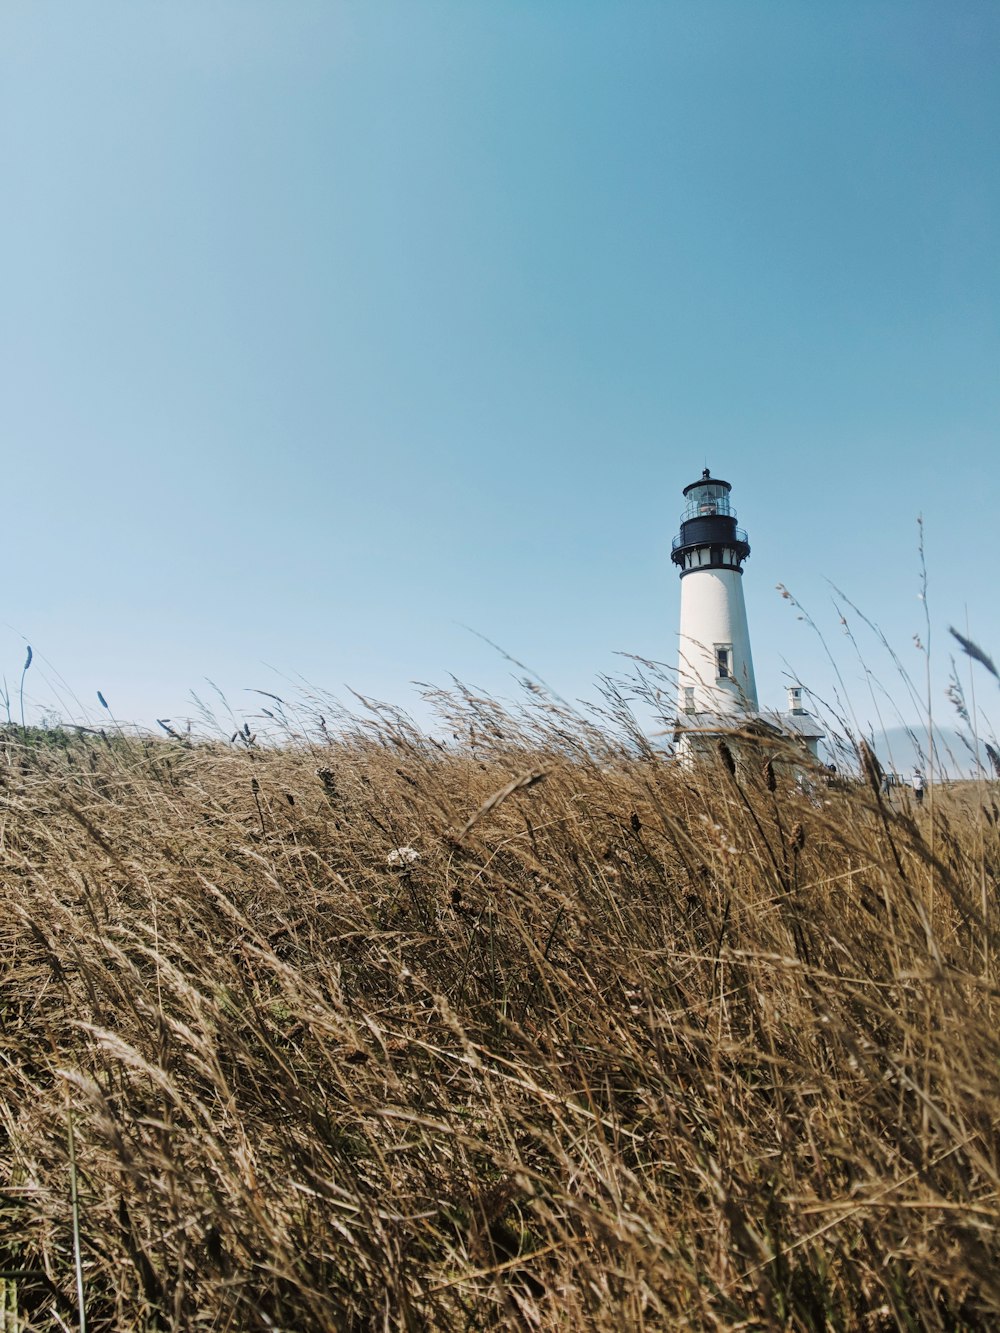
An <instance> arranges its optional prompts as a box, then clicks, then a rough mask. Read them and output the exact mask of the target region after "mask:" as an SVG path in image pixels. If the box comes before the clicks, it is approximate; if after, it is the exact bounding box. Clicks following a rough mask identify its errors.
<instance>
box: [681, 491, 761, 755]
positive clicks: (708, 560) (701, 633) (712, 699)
mask: <svg viewBox="0 0 1000 1333" xmlns="http://www.w3.org/2000/svg"><path fill="white" fill-rule="evenodd" d="M731 490H732V487H731V486H730V484H729V482H728V481H720V480H719V478H718V477H713V476H712V475H711V473H710V472H709V470H708V468H706V469H705V471H704V472H703V473H702V475H701V477H700V479H699V480H698V481H693V482H692V483H691V485H690V486H685V487H684V499H685V501H686V505H685V509H684V512H683V514H682V515H681V530H680V534H679V535H678V536H677V537H675V538H674V541H673V549H672V551H671V557H670V558H671V559H672V560H673V562H674V563H675V564H676V565H679V566H680V577H681V630H680V666H679V670H678V685H679V690H680V693H679V698H678V713H679V717H678V733H679V738H680V739H681V741H682V743H683V742H684V741H685V740H687V742H688V743H687V745H686V746H685V747H684V748H691V742H693V741H694V737H695V735H696V734H698V733H702V734H703V735H706V734H707V735H711V734H714V733H717V732H718V731H719V730H721V729H731V728H733V727H738V726H739V725H740V715H743V716H744V717H745V716H746V715H747V714H756V712H757V683H756V681H755V680H754V674H753V658H752V657H751V655H750V630H749V628H748V626H747V610H746V604H745V603H744V601H743V562H744V561H745V560H746V558H747V556H748V555H749V554H750V543H749V542H748V541H747V535H746V533H745V532H744V531H743V530H742V528H738V527H737V526H736V512H735V510H734V509H733V508H732V506H731V505H730V502H729V493H730V491H731ZM706 738H707V736H706Z"/></svg>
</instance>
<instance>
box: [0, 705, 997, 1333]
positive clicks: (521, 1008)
mask: <svg viewBox="0 0 1000 1333" xmlns="http://www.w3.org/2000/svg"><path fill="white" fill-rule="evenodd" d="M268 702H269V712H270V713H271V714H272V715H273V716H272V718H271V721H272V722H274V723H275V724H276V725H277V724H285V725H287V727H288V728H289V735H288V737H287V738H286V739H285V740H284V741H283V742H281V741H274V740H272V742H271V743H268V744H266V745H265V744H263V743H258V742H257V741H256V740H255V738H254V737H253V736H252V735H251V733H250V732H249V729H247V730H245V731H243V730H241V731H240V732H239V733H238V734H237V736H236V738H235V739H234V740H233V741H232V742H226V741H222V740H219V741H194V740H191V739H188V738H185V737H183V736H166V737H164V738H162V739H159V740H156V739H152V738H148V737H147V738H143V737H130V736H126V735H123V734H120V733H115V732H109V733H108V734H106V735H99V734H78V735H77V734H71V733H70V732H67V731H65V730H58V729H57V730H54V731H50V732H47V733H46V732H40V731H32V730H31V729H30V728H16V727H15V728H11V729H8V731H7V732H6V733H5V735H4V738H3V740H2V743H0V865H2V883H3V910H2V914H0V933H2V942H0V977H2V991H0V1054H2V1070H3V1074H2V1077H3V1095H2V1113H3V1120H2V1127H0V1135H2V1138H0V1142H2V1152H0V1163H2V1172H3V1181H2V1184H3V1196H2V1208H0V1243H2V1254H0V1268H2V1270H3V1284H4V1285H3V1300H2V1304H3V1312H2V1314H0V1327H3V1328H5V1329H14V1328H17V1329H22V1330H27V1329H50V1328H56V1327H60V1328H73V1327H77V1326H79V1325H80V1323H81V1322H85V1323H86V1326H87V1327H88V1328H89V1329H90V1330H92V1331H93V1330H101V1329H116V1330H138V1329H172V1330H187V1329H198V1328H205V1329H213V1330H235V1329H254V1330H256V1329H260V1330H275V1329H284V1330H311V1329H331V1330H333V1329H336V1330H375V1329H387V1330H389V1329H405V1330H418V1329H421V1330H422V1329H443V1330H466V1329H485V1328H496V1327H510V1328H527V1329H535V1328H537V1329H545V1330H549V1329H567V1330H569V1329H608V1330H612V1329H613V1330H621V1329H629V1330H633V1329H635V1330H641V1329H674V1328H682V1327H687V1328H695V1329H738V1328H742V1329H764V1328H790V1329H810V1330H819V1329H869V1330H890V1329H897V1328H898V1329H909V1330H912V1329H923V1328H930V1329H959V1328H969V1329H980V1328H981V1329H987V1328H995V1327H997V1326H998V1322H1000V1262H998V1259H1000V1253H998V1249H1000V1247H998V1241H997V1223H998V1221H1000V1174H998V1173H1000V1161H998V1153H1000V1138H998V1122H1000V1098H998V1073H1000V1065H998V1059H1000V1039H998V1017H1000V992H998V978H997V958H998V955H1000V940H998V938H997V923H998V920H1000V917H998V911H997V902H996V891H997V875H998V866H1000V834H998V813H1000V812H998V807H997V804H996V801H995V797H994V793H995V790H996V789H995V787H991V786H990V785H989V784H983V785H982V786H981V787H979V788H970V789H969V792H970V794H969V795H968V796H967V797H966V799H964V800H963V801H961V802H958V801H954V800H953V801H951V802H950V803H949V800H948V798H947V796H946V794H945V793H943V792H942V791H940V790H939V791H938V793H937V794H936V800H935V801H934V802H933V804H932V805H931V804H929V805H925V807H924V808H923V809H922V810H919V811H917V810H916V809H913V808H911V807H910V806H909V804H908V802H907V798H906V797H900V796H899V795H894V796H893V797H892V799H891V801H890V800H889V798H887V797H884V796H883V794H882V792H881V791H880V789H879V785H878V783H877V782H871V783H867V782H865V781H864V779H863V777H862V778H859V779H858V780H852V781H843V782H840V783H838V784H836V785H826V784H825V783H824V782H823V780H822V776H821V775H814V778H813V781H812V783H811V784H807V785H805V786H804V787H803V785H802V784H800V783H799V782H797V781H796V780H795V773H794V771H793V769H792V768H791V767H789V765H788V763H787V762H782V760H783V759H785V760H787V756H781V755H779V754H775V753H773V752H771V751H768V750H766V749H763V748H761V746H762V745H763V742H759V743H756V745H755V746H754V747H751V746H750V745H748V744H743V745H740V744H735V745H734V746H733V747H731V749H730V753H729V755H728V756H727V755H726V754H723V753H720V755H719V756H718V758H717V759H716V760H713V761H711V762H708V763H703V764H700V765H697V766H695V767H692V768H690V769H684V768H682V767H679V766H678V765H677V764H675V763H671V762H669V761H668V760H666V759H665V758H664V756H663V755H662V754H661V753H659V752H657V751H656V750H654V749H653V748H651V747H650V746H649V745H648V744H647V743H646V742H644V741H643V739H642V737H641V736H640V734H639V732H638V729H637V728H635V727H633V726H630V725H629V724H628V722H627V719H626V713H625V706H624V704H623V703H622V701H621V700H620V699H617V698H614V697H613V698H612V699H611V702H610V703H609V706H608V711H607V715H606V716H605V717H604V718H603V719H599V721H598V723H591V722H588V721H584V720H581V719H580V718H579V717H577V716H574V715H572V714H570V713H569V712H567V711H566V710H563V709H560V708H558V707H556V706H553V705H551V704H550V703H549V702H547V701H546V700H544V699H539V700H538V701H537V703H536V704H535V705H534V706H532V707H530V708H527V709H525V710H523V711H519V712H517V713H516V715H514V713H512V711H510V710H505V709H504V708H501V707H500V705H498V704H496V703H494V702H492V701H488V700H482V699H478V698H476V697H475V696H474V695H472V694H471V693H469V692H467V691H462V690H458V691H456V692H455V694H454V695H453V696H450V697H445V696H441V697H439V698H438V700H437V703H438V705H439V707H440V709H441V711H442V713H443V715H445V716H446V717H447V720H448V727H447V730H446V731H442V732H441V733H440V735H447V737H448V739H447V741H444V740H442V739H441V738H440V736H428V735H424V734H421V733H420V732H419V731H418V730H417V729H416V728H414V727H413V726H411V725H410V724H409V723H408V722H407V721H406V720H405V719H404V718H402V717H401V716H399V715H398V714H396V713H394V712H392V711H391V710H387V709H379V708H374V709H373V710H372V711H371V712H369V714H367V716H368V721H367V723H361V722H356V723H348V722H346V721H345V720H344V719H339V720H338V721H337V724H336V725H334V724H333V722H332V721H328V720H327V716H328V715H325V714H324V716H323V717H320V715H319V712H318V711H316V709H315V708H314V709H313V711H312V712H311V713H310V714H309V715H307V716H300V717H297V718H292V716H291V713H290V712H289V710H288V709H287V707H286V706H283V705H282V704H281V703H279V702H278V701H275V700H271V701H268ZM292 733H294V734H292ZM734 756H735V758H736V762H733V759H734ZM727 758H728V760H729V762H727ZM406 849H412V851H413V852H415V853H417V854H418V855H417V858H414V857H412V856H411V855H410V852H409V851H407V850H406ZM75 1218H76V1225H75V1224H74V1219H75Z"/></svg>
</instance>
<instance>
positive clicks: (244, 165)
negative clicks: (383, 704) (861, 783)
mask: <svg viewBox="0 0 1000 1333" xmlns="http://www.w3.org/2000/svg"><path fill="white" fill-rule="evenodd" d="M998 58H1000V5H997V4H996V3H995V0H981V2H979V3H969V2H968V0H949V2H948V3H947V4H942V3H940V0H933V2H932V3H925V2H923V0H842V2H838V3H833V2H830V3H823V4H821V3H815V4H812V3H803V2H802V0H755V2H754V3H748V2H747V0H734V2H733V3H725V2H724V0H683V2H681V0H655V2H651V3H642V2H640V0H613V2H612V0H606V2H603V3H597V2H596V0H354V2H352V3H338V2H337V0H322V2H321V3H313V2H312V0H233V2H232V3H224V2H222V0H169V3H168V2H166V0H155V2H153V0H121V2H120V3H107V2H105V0H88V3H87V4H85V5H83V4H81V5H65V4H60V3H55V0H30V2H29V0H5V3H4V4H3V5H2V7H0V169H2V180H3V186H4V189H3V199H4V203H3V208H2V209H0V255H2V264H3V282H2V288H0V424H2V430H3V442H4V470H3V482H4V491H3V496H4V503H3V507H2V514H3V524H2V540H3V552H4V566H5V570H6V578H5V580H4V593H3V605H2V608H0V626H2V628H0V667H2V671H3V672H4V673H5V674H6V677H7V680H8V683H9V684H11V685H12V686H14V687H15V689H16V684H17V680H18V678H19V675H20V669H21V666H22V663H23V660H24V651H25V644H26V643H27V642H30V643H31V645H32V646H33V648H34V650H35V653H36V658H35V662H34V664H33V666H32V670H31V672H30V673H29V677H28V680H27V683H26V688H27V690H28V694H29V697H30V699H31V700H32V701H33V702H34V703H37V704H49V705H50V706H53V707H56V708H57V709H58V708H61V710H62V711H63V712H64V713H70V714H72V715H74V716H78V715H79V714H80V710H81V709H82V708H84V707H85V708H87V709H90V710H94V711H95V712H96V713H99V712H100V710H99V708H97V705H96V691H97V690H101V691H102V692H103V694H104V695H105V697H106V698H107V699H108V701H109V703H110V704H111V706H112V708H113V709H114V711H115V713H116V714H117V715H119V716H120V717H123V718H131V719H135V720H138V721H141V722H151V721H152V720H153V719H154V718H155V717H158V716H159V717H164V716H171V717H174V718H177V717H180V716H184V715H185V714H188V713H190V711H191V706H190V703H189V693H190V691H191V690H195V691H197V692H199V693H204V692H206V689H207V687H206V686H205V684H204V682H205V680H206V678H209V679H211V680H213V681H215V682H216V683H217V684H218V685H219V686H220V688H221V689H223V690H224V691H225V693H226V694H227V695H228V696H229V697H230V699H231V700H232V701H233V703H234V706H235V707H236V708H237V709H243V708H247V709H253V708H254V707H255V704H254V702H253V700H254V696H252V695H248V694H245V693H243V691H244V690H245V689H247V688H248V687H253V686H257V687H262V688H265V689H279V685H280V683H281V681H282V674H284V675H287V676H292V677H295V676H298V675H301V676H303V677H305V678H306V679H308V680H309V681H310V682H312V684H314V685H315V686H317V687H319V688H324V689H329V690H331V691H333V692H334V693H343V692H344V688H345V686H348V685H349V686H352V687H353V688H355V689H357V690H359V691H361V692H362V693H366V694H370V695H375V696H379V697H382V698H388V699H390V700H394V701H397V702H401V703H403V704H404V705H409V706H412V707H414V708H416V709H417V711H418V712H419V708H420V706H419V701H418V699H417V696H416V694H415V693H414V691H413V687H412V686H411V685H410V683H409V682H411V681H413V680H421V681H430V682H436V683H446V682H447V680H448V677H449V674H450V673H454V674H455V675H456V676H458V677H461V678H463V679H465V680H467V681H469V682H472V683H474V684H476V685H479V686H482V687H484V688H488V689H492V690H494V691H499V692H501V693H505V692H508V690H509V688H510V676H511V667H510V665H509V664H508V663H507V662H505V661H504V660H503V659H502V658H501V657H499V656H498V655H497V654H496V653H495V652H494V651H493V650H492V649H491V648H490V647H488V646H487V645H486V644H485V643H484V642H483V641H482V640H481V639H480V638H477V637H476V635H475V634H474V633H472V632H470V631H472V630H474V631H477V632H478V633H479V634H481V635H485V636H487V637H488V638H489V639H491V640H494V641H495V642H497V643H498V644H500V645H502V646H503V647H504V648H505V649H506V650H507V651H508V652H509V653H510V654H512V655H513V656H515V657H517V658H519V659H521V660H522V661H524V662H525V663H527V664H528V665H530V666H531V667H532V668H533V669H534V670H535V671H536V672H537V673H538V674H539V675H540V676H541V677H543V678H544V679H545V680H547V681H548V682H550V683H551V685H552V686H553V687H555V688H556V689H557V690H558V691H559V692H560V693H562V694H564V695H566V696H567V697H569V698H575V697H577V696H580V695H588V694H590V693H591V692H592V683H593V681H594V679H595V677H596V676H597V675H598V674H599V673H601V672H606V671H615V670H617V669H618V668H619V666H620V664H621V662H622V659H620V658H618V657H616V655H615V654H616V653H617V652H633V653H637V654H641V655H644V656H648V657H652V658H657V659H661V660H666V661H672V660H673V658H674V656H675V653H676V641H677V617H678V605H679V587H678V580H677V577H676V570H675V569H674V567H673V566H672V565H671V564H670V560H669V550H670V540H671V538H672V536H673V535H674V534H675V532H676V531H677V523H678V516H679V513H680V509H681V495H680V492H681V489H682V487H683V486H684V485H685V484H686V483H687V482H689V481H691V480H693V479H694V478H695V477H696V476H697V475H698V474H699V473H700V471H701V469H702V467H703V466H705V465H706V464H708V465H710V467H711V468H712V470H713V472H715V473H716V474H717V475H721V476H723V477H725V478H727V479H728V480H730V481H731V482H732V483H733V486H734V491H733V500H734V503H735V505H736V507H737V510H738V512H739V515H740V521H741V523H742V524H743V525H744V526H746V527H747V528H748V530H749V533H750V540H751V543H752V546H753V553H752V555H751V557H750V560H749V562H748V565H747V569H746V575H745V588H746V595H747V604H748V611H749V615H750V623H751V634H752V638H753V644H754V655H755V662H756V671H757V680H758V686H759V688H760V693H761V696H762V703H765V704H771V705H779V704H781V703H782V701H783V697H784V691H783V673H784V672H785V671H786V670H787V669H788V666H789V665H790V666H791V668H793V669H794V670H795V671H796V672H797V674H799V675H800V676H801V677H802V679H803V681H804V682H805V683H806V684H808V685H812V686H814V687H815V688H816V689H818V690H819V691H820V692H823V693H828V692H829V690H830V688H831V671H830V667H829V665H828V663H827V662H826V659H825V657H824V655H823V650H822V648H821V646H820V644H819V642H818V640H817V639H816V637H815V636H814V635H813V634H812V632H811V631H810V630H809V629H808V626H807V625H806V624H804V623H803V622H800V621H798V620H797V619H796V613H795V610H794V608H793V607H792V606H791V605H790V604H789V603H788V602H787V601H784V600H782V598H781V597H780V596H779V594H778V593H777V592H776V591H775V585H776V584H777V583H778V582H782V583H784V584H786V585H787V586H788V587H789V588H790V589H791V590H792V591H793V592H794V593H795V594H796V596H797V597H798V598H799V599H800V600H801V601H802V603H803V604H804V605H805V606H806V607H807V609H808V610H809V612H810V613H811V614H812V616H813V617H814V618H815V620H816V621H817V623H819V624H820V625H821V626H822V628H823V629H824V632H825V633H827V635H828V637H829V639H830V642H831V645H832V647H833V649H834V651H835V654H836V656H837V658H838V661H839V662H840V664H841V669H842V671H843V673H844V677H845V680H846V682H847V684H848V687H849V689H850V690H851V691H852V694H853V697H854V698H855V702H856V703H857V705H858V707H859V710H860V711H861V712H864V711H865V708H866V707H867V702H868V701H867V695H866V690H865V686H864V684H863V681H862V679H861V672H860V669H859V667H858V666H857V664H856V661H855V659H854V658H853V654H852V650H851V648H850V644H849V642H848V641H847V640H846V639H845V638H844V636H843V633H842V630H841V626H840V625H839V622H838V618H837V613H836V611H835V610H834V609H833V607H832V605H831V600H830V589H829V583H828V580H832V581H833V582H835V583H836V584H838V585H839V586H840V587H841V588H842V589H843V590H844V591H845V592H846V593H847V594H848V596H850V597H851V598H852V599H853V600H854V601H856V602H857V603H858V605H859V606H860V607H861V608H862V609H863V610H864V611H865V612H866V613H867V614H868V615H869V616H871V617H872V619H874V620H876V621H878V623H879V624H880V625H881V626H882V627H883V629H884V631H885V633H886V635H887V637H888V638H889V639H890V641H891V642H892V643H893V646H894V647H895V648H896V649H897V651H898V652H899V655H900V657H901V658H902V659H903V661H904V663H905V664H906V665H907V667H908V668H910V669H911V670H912V671H913V672H914V673H915V674H916V675H917V676H920V675H921V673H922V671H923V665H922V660H921V658H920V656H919V653H918V652H917V649H916V648H915V647H914V645H913V642H912V636H913V634H914V633H920V634H921V635H923V633H924V623H923V607H922V605H921V603H920V601H919V599H918V593H919V590H920V564H919V558H918V554H917V543H918V534H917V516H918V514H923V516H924V525H925V527H924V531H925V540H926V550H927V565H928V573H929V579H930V585H929V586H930V610H931V615H932V619H933V622H934V626H935V637H934V639H933V649H934V654H935V668H934V670H935V684H934V689H935V700H936V702H935V706H936V707H941V708H942V709H943V710H944V711H946V705H944V704H943V694H942V690H943V685H944V680H945V676H946V674H947V666H948V661H947V658H948V654H949V652H950V649H949V647H948V645H947V643H946V642H945V640H946V638H947V633H946V627H947V625H948V624H949V623H954V624H956V625H958V626H959V628H964V626H965V624H966V616H968V624H969V627H970V630H971V633H972V636H973V638H976V639H977V640H978V641H979V642H980V643H982V644H983V646H984V647H985V648H986V649H987V650H988V651H990V652H992V653H994V654H997V655H1000V616H998V597H997V569H996V559H997V541H996V535H995V534H996V528H997V516H998V511H1000V493H998V492H1000V465H998V457H997V441H998V420H1000V380H998V351H1000V244H998V241H1000V237H998V218H1000V167H998V161H1000V158H998V149H997V145H998V143H1000V77H998V74H997V71H998V68H1000V62H998ZM852 623H853V621H852ZM860 628H861V627H859V629H860ZM868 643H869V640H868V639H865V640H864V641H863V646H864V645H867V644H868ZM865 652H866V655H867V656H868V657H869V660H870V661H871V664H872V665H873V667H875V668H876V670H877V671H878V672H879V674H880V676H881V677H882V678H883V679H884V680H885V682H886V684H887V686H888V687H889V688H890V690H891V691H892V692H893V693H894V694H895V695H896V696H897V698H898V699H899V701H900V704H901V710H900V711H901V712H902V713H903V714H904V715H905V716H906V717H907V718H908V719H909V718H912V717H913V716H914V710H913V708H912V707H911V706H909V705H907V704H906V703H905V701H904V700H903V699H902V695H901V693H900V691H899V690H898V689H896V687H895V685H894V682H893V679H892V669H891V667H888V668H887V667H886V665H885V658H884V654H882V655H881V656H880V650H878V649H877V647H875V648H869V647H867V646H865ZM55 673H58V674H59V676H61V678H62V679H63V681H64V682H66V683H67V684H62V685H61V684H59V682H58V680H57V679H56V674H55ZM987 684H988V682H987V681H986V680H985V678H984V680H983V683H982V685H981V692H982V697H983V699H985V700H986V702H987V704H988V705H989V706H992V703H993V700H994V699H995V697H996V696H995V694H993V695H991V694H990V691H989V690H988V689H987V688H986V686H987ZM67 685H68V687H69V688H70V689H71V690H72V691H73V692H74V694H75V695H76V697H77V698H78V699H79V701H80V703H79V704H77V703H74V702H73V701H72V700H71V699H69V698H68V696H67V694H66V690H67ZM991 688H992V686H991ZM53 691H56V693H55V694H54V693H53ZM279 692H280V691H279ZM60 698H61V699H63V700H64V702H63V703H62V704H60V702H59V701H60ZM996 711H997V710H996V709H994V710H993V712H994V716H995V714H996ZM886 720H887V722H888V721H889V720H892V719H889V718H887V719H886Z"/></svg>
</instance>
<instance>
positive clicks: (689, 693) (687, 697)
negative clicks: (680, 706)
mask: <svg viewBox="0 0 1000 1333" xmlns="http://www.w3.org/2000/svg"><path fill="white" fill-rule="evenodd" d="M684 711H685V713H693V712H694V686H693V685H685V686H684Z"/></svg>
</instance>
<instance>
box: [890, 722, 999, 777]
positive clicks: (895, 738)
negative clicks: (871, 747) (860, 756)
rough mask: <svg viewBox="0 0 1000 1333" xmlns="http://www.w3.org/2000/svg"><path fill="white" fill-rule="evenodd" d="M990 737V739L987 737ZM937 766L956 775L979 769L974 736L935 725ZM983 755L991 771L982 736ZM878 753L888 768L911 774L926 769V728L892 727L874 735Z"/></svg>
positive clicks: (981, 752) (935, 758) (985, 763)
mask: <svg viewBox="0 0 1000 1333" xmlns="http://www.w3.org/2000/svg"><path fill="white" fill-rule="evenodd" d="M987 739H988V738H987ZM934 741H935V746H936V753H935V757H934V765H935V768H942V769H943V770H944V772H945V773H951V774H954V775H955V776H962V777H965V776H968V775H970V774H974V773H975V771H976V762H975V757H974V754H973V750H972V738H971V737H968V736H965V735H963V734H962V733H961V732H959V731H956V730H955V729H954V728H953V727H941V728H935V733H934ZM979 748H980V758H981V760H982V763H983V766H984V767H985V769H986V771H987V773H989V772H991V769H990V762H989V759H988V757H987V755H986V750H985V747H984V743H983V738H980V746H979ZM875 753H876V754H877V755H878V758H879V762H880V763H881V764H882V765H883V766H884V767H885V768H887V769H891V770H894V771H895V772H897V773H901V774H903V776H904V777H905V776H909V775H910V774H911V773H912V772H913V770H914V768H917V767H919V768H922V769H926V768H927V731H926V729H924V730H921V729H920V728H919V727H914V728H913V729H912V730H909V731H908V730H907V729H906V728H905V727H892V728H890V729H889V730H888V731H883V732H877V733H876V735H875Z"/></svg>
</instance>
